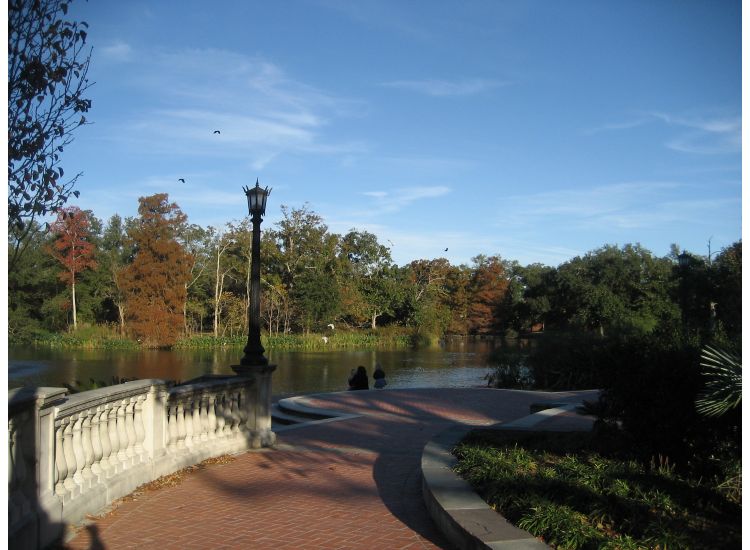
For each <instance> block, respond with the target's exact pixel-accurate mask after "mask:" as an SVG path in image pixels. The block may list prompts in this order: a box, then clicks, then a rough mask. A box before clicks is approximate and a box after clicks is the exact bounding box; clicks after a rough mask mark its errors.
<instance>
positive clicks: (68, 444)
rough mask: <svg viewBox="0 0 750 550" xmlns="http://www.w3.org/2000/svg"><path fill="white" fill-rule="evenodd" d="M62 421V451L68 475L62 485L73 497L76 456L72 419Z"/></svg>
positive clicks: (74, 491)
mask: <svg viewBox="0 0 750 550" xmlns="http://www.w3.org/2000/svg"><path fill="white" fill-rule="evenodd" d="M62 421H63V423H64V425H65V431H64V432H63V451H64V453H65V463H66V464H67V465H68V474H67V476H65V479H64V480H63V484H64V485H65V489H67V491H68V493H70V494H71V495H75V493H76V483H75V481H73V477H74V475H75V473H76V468H77V464H76V455H75V453H74V452H73V419H72V418H70V417H68V418H63V420H62Z"/></svg>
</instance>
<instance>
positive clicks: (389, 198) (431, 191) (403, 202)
mask: <svg viewBox="0 0 750 550" xmlns="http://www.w3.org/2000/svg"><path fill="white" fill-rule="evenodd" d="M448 193H450V188H449V187H446V186H444V185H437V186H433V187H403V188H401V189H393V190H391V191H387V192H386V191H365V192H363V193H362V194H363V195H365V196H367V197H370V198H371V199H373V200H374V202H375V205H376V206H377V210H378V212H380V213H383V212H397V211H399V210H402V209H403V208H406V207H407V206H409V205H410V204H412V203H414V202H416V201H418V200H422V199H431V198H436V197H441V196H443V195H446V194H448Z"/></svg>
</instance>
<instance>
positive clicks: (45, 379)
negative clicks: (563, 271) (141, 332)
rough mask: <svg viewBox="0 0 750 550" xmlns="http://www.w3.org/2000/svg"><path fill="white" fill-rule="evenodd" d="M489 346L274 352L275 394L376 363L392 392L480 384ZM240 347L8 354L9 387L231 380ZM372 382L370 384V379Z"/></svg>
mask: <svg viewBox="0 0 750 550" xmlns="http://www.w3.org/2000/svg"><path fill="white" fill-rule="evenodd" d="M496 345H497V344H496V342H494V341H492V340H479V341H474V340H466V339H451V340H448V341H446V342H445V343H444V344H443V345H441V346H439V347H434V348H427V349H388V350H384V349H376V350H373V349H370V350H334V351H270V352H268V354H267V355H268V358H269V361H270V362H271V363H274V364H276V365H278V368H277V370H276V372H275V373H274V377H273V393H274V394H276V395H282V394H292V393H309V392H317V391H341V390H345V389H346V387H347V379H348V377H349V372H350V371H351V369H352V368H355V367H357V366H359V365H362V366H364V367H365V368H366V369H367V372H368V374H370V375H372V371H373V369H374V367H375V363H376V362H377V363H380V364H381V365H382V366H383V368H384V369H385V372H386V376H387V380H388V387H389V388H417V387H470V386H481V385H483V384H484V383H485V382H484V380H483V377H484V376H485V374H487V372H488V371H489V369H490V364H491V361H490V358H489V356H490V353H491V352H492V350H493V349H495V347H496ZM241 356H242V350H241V349H240V348H221V349H215V350H176V351H163V350H142V351H120V350H34V349H23V348H11V349H10V350H9V361H8V363H9V365H8V366H9V373H8V385H9V387H10V388H14V387H20V386H23V385H39V386H58V387H59V386H62V385H63V383H69V384H75V383H76V381H80V382H83V383H86V382H88V380H89V379H94V380H97V381H98V380H103V381H106V382H109V381H111V379H112V377H113V376H117V377H120V378H161V379H166V380H178V381H185V380H189V379H191V378H195V377H198V376H201V375H203V374H233V371H232V369H231V365H233V364H236V363H238V362H239V359H240V357H241ZM371 382H372V381H371Z"/></svg>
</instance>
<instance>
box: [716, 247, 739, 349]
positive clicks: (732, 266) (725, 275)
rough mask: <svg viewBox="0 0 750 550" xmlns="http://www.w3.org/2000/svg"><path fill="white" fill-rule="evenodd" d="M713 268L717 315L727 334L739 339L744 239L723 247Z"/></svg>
mask: <svg viewBox="0 0 750 550" xmlns="http://www.w3.org/2000/svg"><path fill="white" fill-rule="evenodd" d="M711 270H712V281H713V295H712V301H713V302H714V310H715V311H716V317H717V319H718V322H720V323H721V325H722V328H723V330H725V331H726V333H727V335H728V336H729V337H730V338H731V339H733V340H739V339H741V337H742V299H741V297H742V241H737V242H736V243H733V244H732V245H730V246H728V247H726V248H724V249H722V251H721V252H720V253H719V254H718V255H717V256H716V259H715V260H714V262H713V263H712V265H711ZM709 306H710V305H709ZM709 311H711V308H710V307H709Z"/></svg>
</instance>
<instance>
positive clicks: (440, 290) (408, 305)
mask: <svg viewBox="0 0 750 550" xmlns="http://www.w3.org/2000/svg"><path fill="white" fill-rule="evenodd" d="M450 269H451V265H450V263H449V262H448V260H446V259H445V258H438V259H435V260H414V261H413V262H411V263H410V264H409V265H408V266H407V267H406V281H407V286H406V294H405V309H406V311H405V312H404V313H405V315H406V319H407V321H408V322H410V323H411V324H412V325H413V326H414V328H415V330H416V334H417V335H418V336H419V337H422V338H425V339H428V340H434V339H436V338H439V337H440V336H442V335H443V334H445V331H446V330H447V328H448V325H449V324H450V320H451V314H450V309H449V307H448V304H447V298H448V291H447V286H446V285H447V281H448V274H449V272H450Z"/></svg>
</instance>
